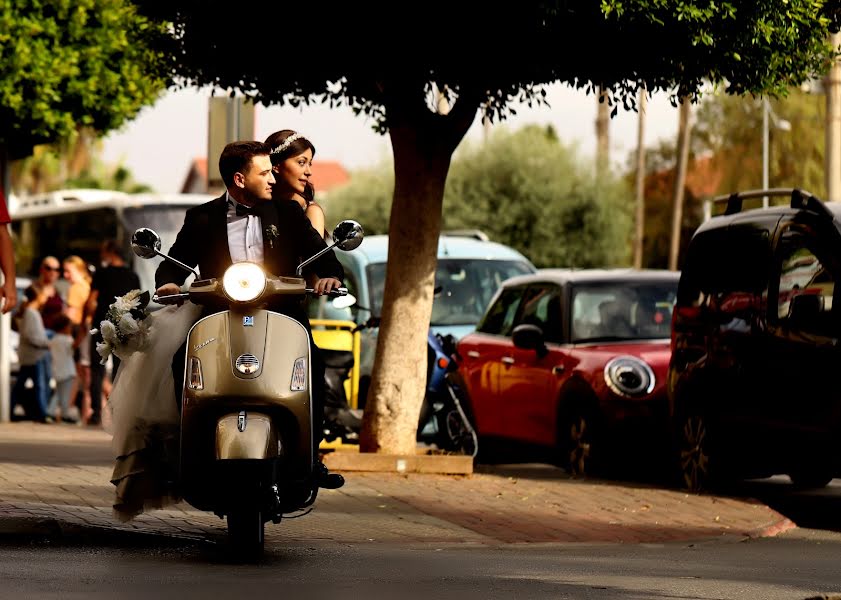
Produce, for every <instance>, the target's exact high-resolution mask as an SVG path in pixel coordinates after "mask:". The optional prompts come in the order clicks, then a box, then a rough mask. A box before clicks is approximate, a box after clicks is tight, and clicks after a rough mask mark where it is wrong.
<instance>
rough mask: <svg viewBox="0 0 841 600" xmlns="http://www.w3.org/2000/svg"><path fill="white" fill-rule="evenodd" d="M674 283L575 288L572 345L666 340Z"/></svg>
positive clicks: (573, 294)
mask: <svg viewBox="0 0 841 600" xmlns="http://www.w3.org/2000/svg"><path fill="white" fill-rule="evenodd" d="M676 296H677V280H675V281H674V282H668V281H655V282H635V281H623V282H611V283H605V284H583V285H577V286H575V287H574V288H573V291H572V319H571V336H570V337H571V338H572V341H573V342H595V341H611V340H645V339H660V338H668V337H669V336H670V334H671V321H672V307H673V306H674V303H675V298H676Z"/></svg>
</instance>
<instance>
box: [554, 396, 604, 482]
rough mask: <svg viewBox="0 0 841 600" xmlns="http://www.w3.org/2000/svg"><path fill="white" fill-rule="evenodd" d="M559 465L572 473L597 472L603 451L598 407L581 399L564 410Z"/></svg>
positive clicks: (559, 436) (560, 420) (582, 474)
mask: <svg viewBox="0 0 841 600" xmlns="http://www.w3.org/2000/svg"><path fill="white" fill-rule="evenodd" d="M558 445H559V449H558V452H559V454H560V456H559V461H558V462H559V463H560V466H562V467H564V468H565V469H566V470H567V472H569V474H570V475H573V476H575V477H587V476H590V475H594V474H596V473H597V472H598V470H599V467H600V459H601V454H602V453H603V448H602V440H601V436H600V425H599V423H598V418H597V416H596V413H595V411H593V410H591V409H588V408H586V407H585V405H584V404H583V403H581V402H576V403H574V404H572V405H571V406H570V407H569V408H568V409H566V410H563V411H562V413H561V418H560V419H559V426H558Z"/></svg>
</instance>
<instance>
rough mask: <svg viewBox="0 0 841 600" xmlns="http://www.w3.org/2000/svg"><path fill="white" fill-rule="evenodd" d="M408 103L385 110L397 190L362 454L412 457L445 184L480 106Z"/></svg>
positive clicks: (463, 99)
mask: <svg viewBox="0 0 841 600" xmlns="http://www.w3.org/2000/svg"><path fill="white" fill-rule="evenodd" d="M408 93H409V94H411V95H410V98H416V97H417V94H416V93H415V92H408ZM400 102H402V103H403V104H402V107H403V109H402V110H400V107H401V104H400ZM407 105H412V100H410V99H407V98H406V97H404V98H402V99H401V100H399V101H396V102H394V103H390V104H387V105H386V114H387V118H388V125H389V135H390V136H391V144H392V148H393V151H394V175H395V177H394V180H395V188H394V199H393V202H392V207H391V220H390V223H389V240H388V268H387V270H386V282H385V291H384V293H383V307H382V314H381V317H382V319H381V323H380V331H379V336H378V339H377V354H376V359H375V361H374V368H373V372H372V374H371V386H370V388H369V390H368V399H367V402H366V405H365V416H364V420H363V424H362V433H361V436H360V450H361V451H362V452H380V453H384V454H414V453H415V451H416V449H417V442H416V434H417V427H418V418H419V416H420V409H421V403H422V401H423V397H424V393H425V391H426V370H427V364H426V363H427V354H426V336H427V331H428V329H429V319H430V316H431V314H432V293H433V281H434V278H435V267H436V263H437V255H438V236H439V233H440V231H441V207H442V202H443V199H444V184H445V183H446V179H447V173H448V171H449V168H450V159H451V157H452V154H453V151H454V150H455V148H456V147H457V146H458V144H459V142H460V141H461V139H462V138H463V137H464V135H465V133H466V132H467V129H468V128H469V127H470V124H471V123H472V122H473V119H474V117H475V115H476V108H477V106H478V101H476V102H473V103H470V101H469V100H468V99H467V98H466V97H465V94H464V93H462V94H461V96H460V97H459V99H458V100H457V101H456V103H455V104H454V106H453V107H452V108H451V109H450V112H449V114H448V115H446V116H443V115H436V114H433V113H432V112H430V111H429V110H428V109H427V108H426V107H425V105H423V104H418V105H415V106H414V107H413V108H410V109H408V110H407V109H406V108H405V107H406V106H407Z"/></svg>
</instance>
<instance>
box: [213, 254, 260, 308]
mask: <svg viewBox="0 0 841 600" xmlns="http://www.w3.org/2000/svg"><path fill="white" fill-rule="evenodd" d="M222 289H223V290H225V294H227V296H228V298H230V299H231V300H233V301H235V302H250V301H252V300H254V299H255V298H258V297H259V296H260V294H262V293H263V290H265V289H266V274H265V273H264V272H263V269H262V268H260V266H259V265H257V264H255V263H252V262H241V263H236V264H233V265H231V266H230V267H228V270H227V271H225V275H224V276H223V277H222Z"/></svg>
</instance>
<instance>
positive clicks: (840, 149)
mask: <svg viewBox="0 0 841 600" xmlns="http://www.w3.org/2000/svg"><path fill="white" fill-rule="evenodd" d="M830 42H831V43H832V47H833V48H838V47H839V45H841V33H833V34H832V35H831V37H830ZM824 89H825V90H826V159H825V160H826V199H827V200H828V201H829V202H838V201H839V200H841V59H839V58H836V59H835V60H834V61H833V62H832V66H831V67H830V68H829V73H827V75H826V79H825V80H824Z"/></svg>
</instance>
